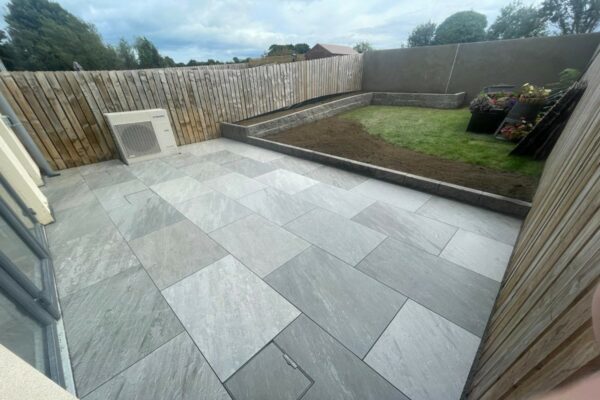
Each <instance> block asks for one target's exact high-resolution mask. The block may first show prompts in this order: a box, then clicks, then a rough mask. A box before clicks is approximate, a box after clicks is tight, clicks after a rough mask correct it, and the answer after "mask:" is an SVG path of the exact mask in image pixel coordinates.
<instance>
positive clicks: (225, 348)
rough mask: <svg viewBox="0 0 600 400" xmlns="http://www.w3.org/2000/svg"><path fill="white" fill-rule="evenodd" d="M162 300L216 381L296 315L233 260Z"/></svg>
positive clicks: (170, 289)
mask: <svg viewBox="0 0 600 400" xmlns="http://www.w3.org/2000/svg"><path fill="white" fill-rule="evenodd" d="M163 295H164V297H165V298H166V299H167V301H168V302H169V304H170V305H171V307H172V308H173V310H174V311H175V313H177V316H178V317H179V319H180V320H181V321H182V323H183V325H184V326H185V327H186V329H187V331H188V332H189V334H190V335H191V337H192V339H194V341H195V342H196V344H197V345H198V347H199V348H200V351H202V354H203V355H204V357H206V360H207V361H208V362H209V363H210V365H211V366H212V367H213V369H214V370H215V372H216V373H217V376H218V377H219V378H220V379H221V381H225V380H227V378H229V377H230V376H231V375H232V374H233V373H234V372H235V371H236V370H237V369H239V368H240V367H241V366H242V365H243V364H244V363H246V361H248V360H250V358H252V356H253V355H254V354H256V353H257V352H258V351H259V350H260V349H261V348H263V347H264V346H265V345H266V344H267V343H268V342H270V341H271V340H272V339H273V338H274V337H275V335H277V334H278V333H279V332H280V331H281V330H282V329H283V328H285V327H286V326H287V325H288V324H289V323H290V322H292V321H293V320H294V319H295V318H296V317H297V316H298V315H299V311H298V310H297V309H296V308H295V307H294V306H292V305H291V304H290V303H288V302H287V301H286V300H285V299H284V298H283V297H281V296H280V295H279V294H277V292H275V291H274V290H273V289H271V288H270V287H269V286H268V285H267V284H266V283H264V282H263V281H262V280H260V278H258V277H257V276H256V275H254V274H253V273H252V272H250V270H248V268H246V267H244V266H243V265H242V264H241V263H240V262H239V261H237V260H236V259H235V258H233V257H232V256H227V257H225V258H223V259H221V260H219V261H217V262H216V263H214V264H212V265H210V266H208V267H206V268H204V269H202V270H200V271H198V272H196V273H195V274H193V275H191V276H189V277H187V278H185V279H183V280H182V281H179V282H177V283H176V284H174V285H173V286H170V287H168V288H167V289H165V290H164V291H163Z"/></svg>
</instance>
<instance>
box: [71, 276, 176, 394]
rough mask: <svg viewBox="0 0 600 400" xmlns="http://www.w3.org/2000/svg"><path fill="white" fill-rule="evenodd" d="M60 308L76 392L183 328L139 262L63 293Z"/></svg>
mask: <svg viewBox="0 0 600 400" xmlns="http://www.w3.org/2000/svg"><path fill="white" fill-rule="evenodd" d="M62 311H63V320H64V324H65V331H66V335H67V340H68V342H69V352H70V354H71V365H72V366H73V374H74V377H75V385H76V387H77V392H78V394H79V395H80V396H85V395H86V394H88V393H89V392H91V391H92V390H93V389H95V388H96V387H98V386H99V385H101V384H102V383H104V382H106V381H107V380H108V379H110V378H112V377H113V376H114V375H116V374H118V373H119V371H122V370H123V369H125V368H127V367H129V366H130V365H132V364H134V363H135V362H137V361H139V360H140V359H142V358H143V357H145V356H147V355H148V354H150V353H151V352H153V351H154V350H156V349H157V348H158V347H160V346H161V345H163V344H164V343H166V342H168V341H169V340H171V339H172V338H173V337H175V336H176V335H178V334H179V333H181V332H182V331H183V327H182V326H181V324H180V323H179V321H178V320H177V318H176V316H175V314H173V312H172V311H171V309H170V308H169V306H168V305H167V303H166V302H165V300H164V299H163V298H162V296H161V295H160V292H159V291H158V289H157V288H156V286H154V284H153V283H152V281H151V280H150V277H148V275H147V274H146V272H145V271H144V270H143V269H142V268H141V267H138V268H130V269H128V270H126V271H123V272H121V273H119V274H117V275H114V276H112V277H110V278H108V279H105V280H103V281H101V282H98V283H96V284H95V285H92V286H90V287H88V288H86V289H85V290H80V291H78V292H77V293H75V294H73V295H71V296H68V297H67V298H65V299H63V301H62Z"/></svg>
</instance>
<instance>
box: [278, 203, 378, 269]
mask: <svg viewBox="0 0 600 400" xmlns="http://www.w3.org/2000/svg"><path fill="white" fill-rule="evenodd" d="M285 227H286V229H288V230H289V231H291V232H293V233H295V234H296V235H298V236H300V237H301V238H303V239H305V240H307V241H309V242H311V243H312V244H314V245H316V246H318V247H320V248H322V249H323V250H325V251H328V252H329V253H331V254H333V255H334V256H336V257H338V258H339V259H341V260H342V261H345V262H347V263H348V264H350V265H352V266H354V265H356V264H358V263H359V262H360V261H361V260H362V259H363V258H364V257H365V256H366V255H367V254H369V253H370V252H371V251H372V250H373V249H374V248H375V247H377V246H378V245H379V243H381V242H382V241H383V240H384V239H385V238H386V236H385V235H384V234H382V233H379V232H377V231H374V230H372V229H370V228H367V227H366V226H363V225H361V224H359V223H356V222H354V221H351V220H348V219H346V218H344V217H341V216H339V215H338V214H335V213H332V212H330V211H327V210H323V209H318V208H317V209H314V210H312V211H310V212H308V213H307V214H304V215H303V216H301V217H299V218H298V219H296V220H294V221H292V222H290V223H289V224H287V225H286V226H285Z"/></svg>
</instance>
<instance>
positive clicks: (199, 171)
mask: <svg viewBox="0 0 600 400" xmlns="http://www.w3.org/2000/svg"><path fill="white" fill-rule="evenodd" d="M179 170H180V171H182V172H183V173H185V174H186V175H189V176H191V177H193V178H195V179H197V180H199V181H200V182H202V181H205V180H208V179H212V178H216V177H218V176H223V175H227V174H229V173H231V172H232V171H231V170H230V169H227V168H225V167H223V166H222V165H219V164H217V163H214V162H210V161H206V162H198V163H195V164H190V165H187V166H185V167H182V168H180V169H179Z"/></svg>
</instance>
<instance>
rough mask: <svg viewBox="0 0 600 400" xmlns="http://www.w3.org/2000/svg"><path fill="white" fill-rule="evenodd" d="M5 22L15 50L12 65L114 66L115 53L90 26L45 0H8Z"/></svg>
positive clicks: (42, 67) (55, 67)
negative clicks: (75, 62) (75, 63)
mask: <svg viewBox="0 0 600 400" xmlns="http://www.w3.org/2000/svg"><path fill="white" fill-rule="evenodd" d="M7 7H8V13H7V14H6V16H5V21H6V24H7V26H8V34H9V36H10V37H11V43H12V49H13V51H14V67H15V68H16V69H29V70H68V69H71V68H72V65H73V61H77V62H78V63H79V64H81V66H82V67H83V68H85V69H108V68H114V67H115V65H114V63H115V62H116V54H115V51H114V49H112V48H110V47H108V46H106V45H105V44H104V43H103V42H102V39H101V38H100V35H99V34H98V33H97V32H96V29H95V28H94V26H93V25H91V24H87V23H85V22H83V21H81V20H80V19H79V18H77V17H75V16H74V15H73V14H71V13H69V12H68V11H66V10H64V9H63V8H62V7H61V6H60V5H59V4H57V3H51V2H49V1H48V0H11V1H10V2H9V3H8V5H7Z"/></svg>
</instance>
